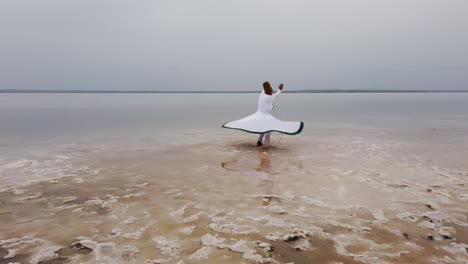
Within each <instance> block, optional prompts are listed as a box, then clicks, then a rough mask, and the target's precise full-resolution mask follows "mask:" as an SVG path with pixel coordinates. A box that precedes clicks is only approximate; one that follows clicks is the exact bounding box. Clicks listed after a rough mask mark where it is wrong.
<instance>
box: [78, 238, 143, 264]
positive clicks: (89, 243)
mask: <svg viewBox="0 0 468 264" xmlns="http://www.w3.org/2000/svg"><path fill="white" fill-rule="evenodd" d="M78 239H80V240H78V241H77V242H75V243H73V245H76V244H80V245H82V246H83V247H86V248H89V249H92V253H93V255H94V256H95V258H94V259H93V260H90V261H89V262H87V263H90V264H91V263H103V264H117V263H119V264H120V263H122V264H123V263H126V261H124V259H123V258H122V256H123V255H124V254H125V255H133V254H135V253H138V252H139V249H138V248H137V247H135V246H131V245H125V246H121V245H116V244H115V243H110V242H105V243H99V242H96V241H93V240H90V239H86V238H84V237H79V238H78Z"/></svg>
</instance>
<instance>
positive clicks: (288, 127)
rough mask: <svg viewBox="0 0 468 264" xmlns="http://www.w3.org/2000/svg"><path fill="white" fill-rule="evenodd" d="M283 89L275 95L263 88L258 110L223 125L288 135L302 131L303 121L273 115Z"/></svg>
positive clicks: (246, 130) (254, 131)
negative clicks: (276, 101)
mask: <svg viewBox="0 0 468 264" xmlns="http://www.w3.org/2000/svg"><path fill="white" fill-rule="evenodd" d="M280 94H281V90H278V91H277V92H276V93H274V94H273V95H268V94H266V93H265V92H264V91H263V90H262V92H261V94H260V97H259V98H258V107H257V112H255V113H253V114H251V115H249V116H247V117H244V118H242V119H239V120H236V121H232V122H229V123H226V124H224V125H223V127H224V128H230V129H238V130H242V131H245V132H249V133H255V134H263V133H266V132H280V133H284V134H288V135H297V134H299V133H301V131H302V128H303V127H304V123H303V122H299V121H281V120H279V119H277V118H275V117H274V116H272V115H271V111H272V110H273V101H274V100H275V98H276V97H278V95H280Z"/></svg>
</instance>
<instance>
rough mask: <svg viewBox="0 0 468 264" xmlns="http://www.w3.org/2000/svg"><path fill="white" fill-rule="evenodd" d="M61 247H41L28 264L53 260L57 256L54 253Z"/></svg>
mask: <svg viewBox="0 0 468 264" xmlns="http://www.w3.org/2000/svg"><path fill="white" fill-rule="evenodd" d="M62 248H63V247H60V246H46V247H41V248H40V249H39V251H38V252H36V253H35V254H34V255H33V256H32V257H31V261H30V262H29V263H31V264H38V263H39V262H43V261H48V260H53V259H55V258H57V257H58V256H59V255H58V254H57V253H55V252H57V251H59V250H60V249H62Z"/></svg>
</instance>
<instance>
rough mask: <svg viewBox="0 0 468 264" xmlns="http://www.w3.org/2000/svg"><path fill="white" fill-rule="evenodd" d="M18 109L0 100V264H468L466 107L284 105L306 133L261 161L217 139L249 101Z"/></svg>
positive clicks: (240, 136)
mask: <svg viewBox="0 0 468 264" xmlns="http://www.w3.org/2000/svg"><path fill="white" fill-rule="evenodd" d="M2 96H3V95H2ZM26 96H31V97H28V98H27V99H25V98H22V97H21V95H14V96H13V98H11V97H10V98H7V99H8V100H7V99H6V98H2V99H3V100H4V101H3V102H6V101H8V102H9V103H8V104H9V106H8V104H3V106H2V107H3V109H6V110H7V111H2V113H1V114H0V120H2V121H4V122H5V121H11V120H13V122H10V123H9V124H13V125H11V126H8V128H7V129H4V128H5V127H2V132H5V131H8V133H2V138H1V140H0V142H1V143H2V144H3V146H4V148H2V150H1V152H0V153H1V159H0V173H1V178H0V181H1V182H0V183H1V185H3V187H1V188H0V204H1V209H0V216H1V217H0V263H9V262H19V263H30V262H31V263H39V262H40V261H49V262H50V263H220V262H223V263H240V262H245V263H290V262H293V263H340V262H341V263H467V261H468V257H467V256H468V255H467V254H468V253H467V248H468V239H467V237H468V236H467V235H468V219H467V217H468V213H467V212H468V205H467V200H468V196H467V194H468V187H467V184H468V182H467V179H468V163H467V162H466V160H468V134H467V133H466V132H467V131H468V130H467V127H468V124H467V119H463V118H464V117H465V115H466V114H467V113H468V111H466V112H465V111H464V107H465V106H466V105H468V104H465V105H460V104H459V103H460V102H463V100H465V101H466V102H468V96H466V95H464V94H462V95H461V96H453V94H448V95H441V96H440V97H433V96H434V95H421V94H419V95H410V96H409V97H405V96H403V95H364V96H365V98H362V97H357V98H356V96H357V95H336V97H333V95H301V96H298V95H292V94H285V95H284V96H283V98H281V101H280V102H279V103H278V105H277V110H278V112H277V113H275V115H277V117H279V118H282V119H301V120H304V121H305V123H306V127H305V130H304V132H303V133H302V134H300V135H298V136H294V137H291V136H286V135H284V136H281V135H278V134H274V135H273V137H272V144H271V146H269V147H262V148H257V147H254V143H255V135H250V134H247V133H242V132H236V131H231V130H223V129H221V128H219V126H220V125H221V124H222V123H223V122H225V121H229V120H230V119H235V118H237V117H242V116H243V115H245V114H248V113H249V111H248V109H247V110H246V109H245V108H246V107H245V106H244V105H247V106H248V107H249V108H253V109H254V108H255V106H252V105H251V102H250V101H254V102H255V101H256V98H254V99H253V100H252V99H251V97H252V95H235V96H233V100H232V101H229V102H227V103H226V102H225V103H226V105H223V104H221V103H220V98H222V96H224V95H209V96H207V97H206V98H205V97H203V98H204V99H201V98H200V97H199V96H198V95H196V96H192V95H164V96H163V97H162V98H160V97H151V96H150V98H148V97H142V96H139V95H137V96H134V95H125V96H124V95H119V97H112V96H113V95H111V98H107V99H106V98H105V97H104V96H102V95H98V96H97V97H98V98H94V97H93V96H94V95H80V96H79V97H78V98H75V99H74V100H71V97H72V95H66V96H65V95H51V97H47V98H45V97H44V98H42V99H41V98H37V97H36V98H35V97H34V96H32V95H26ZM41 96H45V95H40V96H39V97H41ZM67 96H68V97H67ZM126 96H129V97H126ZM177 96H180V97H177ZM321 96H322V97H321ZM379 96H384V97H379ZM426 96H429V98H428V97H426ZM463 96H464V97H463ZM317 97H319V98H317ZM390 97H391V98H390ZM171 98H172V99H171ZM33 99H35V100H33ZM111 99H112V100H111ZM188 99H190V101H191V102H193V104H192V105H187V102H188ZM371 99H373V100H371ZM14 100H17V101H16V102H15V101H14ZM24 100H26V101H27V102H33V103H30V104H26V102H25V101H24ZM41 100H42V101H41ZM366 100H367V101H366ZM46 101H47V102H52V103H51V104H45V102H46ZM116 101H117V102H119V103H120V104H118V103H116ZM375 101H377V102H378V103H379V104H377V105H379V106H380V108H379V107H373V105H374V106H375V105H376V102H375ZM20 102H23V103H25V105H26V106H25V107H19V106H18V105H20ZM169 102H170V103H169ZM306 102H313V105H312V106H311V105H309V104H306ZM366 102H368V104H367V105H363V104H365V103H366ZM301 104H302V105H303V107H302V108H300V105H301ZM391 104H397V105H400V106H402V108H405V107H406V108H408V107H409V106H410V105H411V104H413V105H414V108H415V109H419V110H415V113H412V114H408V115H406V114H403V112H404V111H403V112H400V111H402V109H398V110H392V109H391V107H389V106H390V105H391ZM427 104H429V105H427ZM433 104H436V105H437V107H435V109H434V108H433V107H431V105H433ZM116 105H117V106H116ZM236 105H241V106H239V107H240V109H239V110H238V111H234V109H236V107H235V106H236ZM304 105H305V106H304ZM351 105H356V109H355V110H354V112H353V111H350V109H354V108H351ZM444 105H445V106H444ZM325 106H326V107H325ZM28 107H29V110H28ZM320 107H322V108H323V109H326V110H327V111H325V112H327V115H329V118H328V119H327V118H325V117H321V118H322V119H320V118H317V119H318V121H316V122H314V119H315V117H316V116H317V113H315V111H316V110H317V109H319V108H320ZM42 108H47V109H48V110H47V111H49V112H48V113H52V112H54V113H56V114H55V115H54V114H52V115H47V114H46V115H44V112H42V111H39V110H38V109H42ZM368 108H372V109H373V110H374V111H364V110H365V109H368ZM63 109H68V110H69V111H70V112H67V111H60V110H63ZM90 109H94V111H98V110H97V109H100V110H102V112H101V114H100V116H99V115H98V116H95V115H89V112H90ZM116 109H119V110H118V111H116ZM188 109H191V111H190V112H189V113H190V115H189V113H188V112H187V111H186V110H188ZM421 109H426V112H424V111H422V110H421ZM430 109H432V110H430ZM169 110H172V111H173V112H175V113H172V112H170V111H169ZM439 110H440V111H439ZM442 110H443V111H442ZM47 111H46V112H47ZM94 111H91V112H94ZM275 111H276V110H275ZM430 111H433V112H430ZM57 112H61V113H57ZM123 112H124V113H125V114H124V115H123V116H121V113H123ZM154 112H156V113H154ZM244 112H245V113H244ZM144 113H147V114H146V115H144ZM171 113H172V114H171ZM43 115H44V116H43ZM142 115H144V116H142ZM294 115H295V116H297V118H294ZM39 117H41V122H42V125H38V129H37V131H38V134H37V135H36V134H35V133H33V132H34V128H35V126H36V125H35V124H31V123H30V122H29V121H30V120H37V118H39ZM361 117H362V118H361ZM375 117H377V118H375ZM127 119H128V120H131V124H128V123H125V122H124V121H125V120H127ZM372 120H374V121H372ZM77 121H82V122H84V123H82V125H79V127H80V129H75V128H74V126H71V125H69V124H75V122H77ZM48 123H50V124H55V127H53V128H51V127H49V126H47V125H46V124H48ZM2 124H5V123H2ZM407 124H411V126H408V125H407ZM75 126H78V125H76V124H75ZM25 128H29V129H27V130H28V131H23V130H22V129H25ZM44 263H45V262H44Z"/></svg>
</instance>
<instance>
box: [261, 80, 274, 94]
mask: <svg viewBox="0 0 468 264" xmlns="http://www.w3.org/2000/svg"><path fill="white" fill-rule="evenodd" d="M263 90H264V91H265V93H266V94H270V95H271V94H272V93H273V88H272V87H271V84H270V83H269V82H268V81H265V82H263Z"/></svg>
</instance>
